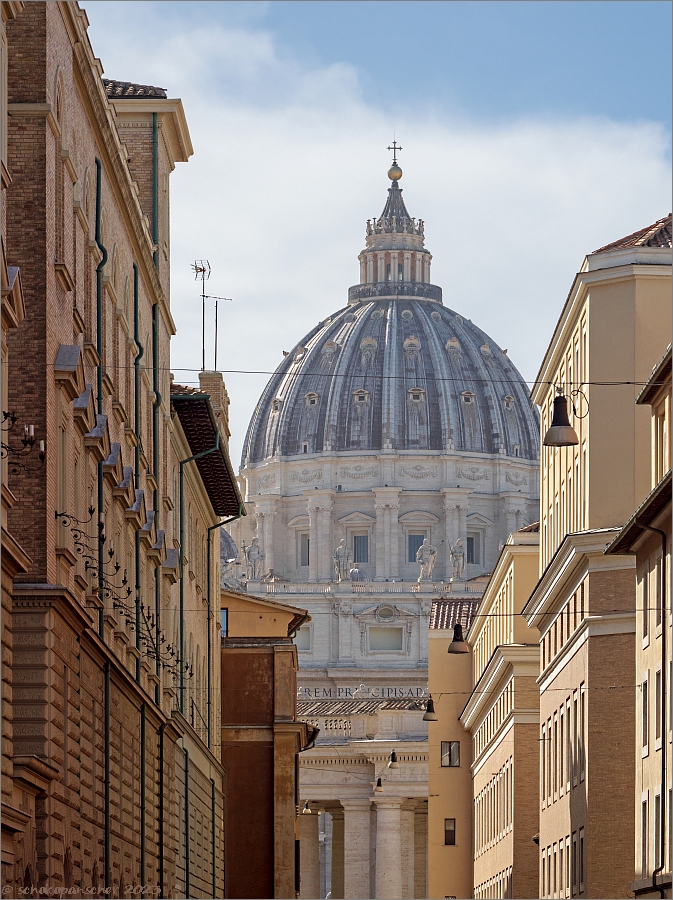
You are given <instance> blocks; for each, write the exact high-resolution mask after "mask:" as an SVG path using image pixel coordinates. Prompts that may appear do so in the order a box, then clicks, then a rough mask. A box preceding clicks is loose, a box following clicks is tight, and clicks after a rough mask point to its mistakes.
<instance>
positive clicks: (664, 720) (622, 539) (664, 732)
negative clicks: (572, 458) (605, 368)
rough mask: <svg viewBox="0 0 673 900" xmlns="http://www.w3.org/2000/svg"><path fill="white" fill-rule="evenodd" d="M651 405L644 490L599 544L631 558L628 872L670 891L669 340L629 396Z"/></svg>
mask: <svg viewBox="0 0 673 900" xmlns="http://www.w3.org/2000/svg"><path fill="white" fill-rule="evenodd" d="M636 403H637V404H639V405H641V406H645V407H648V406H649V407H650V410H651V423H650V435H651V451H652V457H651V459H652V482H651V484H652V490H651V491H650V493H649V494H648V495H647V497H646V498H645V499H644V500H643V502H642V503H641V504H640V506H639V507H638V509H636V510H635V511H634V513H633V515H632V516H631V517H630V518H629V520H628V521H627V522H626V524H625V525H624V527H623V528H622V529H621V531H620V532H619V533H618V534H617V536H616V537H615V538H614V540H613V541H612V543H611V544H610V545H609V546H608V548H607V549H606V551H605V552H606V554H610V555H613V554H624V553H630V554H633V555H634V556H635V562H636V577H637V585H636V600H635V602H636V659H635V670H636V681H635V684H636V688H635V702H636V734H635V798H634V800H635V803H634V817H635V867H634V871H635V879H634V882H633V884H632V885H631V890H632V891H633V893H634V894H635V895H636V896H637V897H648V896H649V897H657V896H661V891H662V890H663V891H664V895H665V896H667V897H670V896H671V870H672V869H673V844H672V843H671V833H672V825H673V821H672V819H671V816H672V814H673V813H672V810H673V803H672V802H671V801H672V799H673V792H672V791H671V784H672V781H671V778H672V774H673V773H672V772H671V740H672V735H671V699H670V698H671V675H672V674H673V671H672V670H671V639H672V637H673V635H672V634H671V346H670V344H669V346H668V349H667V350H666V352H665V353H664V355H663V357H662V359H661V360H660V361H659V362H658V363H657V365H655V366H654V368H653V370H652V374H651V375H650V378H649V379H648V381H647V383H646V384H645V385H644V387H643V389H642V390H641V391H640V393H639V394H638V397H637V398H636Z"/></svg>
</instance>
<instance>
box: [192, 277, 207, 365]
mask: <svg viewBox="0 0 673 900" xmlns="http://www.w3.org/2000/svg"><path fill="white" fill-rule="evenodd" d="M192 269H194V277H195V279H196V280H197V281H198V279H199V278H200V279H201V371H202V372H205V371H206V281H208V279H209V278H210V263H209V262H208V260H207V259H198V260H197V261H196V262H195V263H194V264H193V265H192Z"/></svg>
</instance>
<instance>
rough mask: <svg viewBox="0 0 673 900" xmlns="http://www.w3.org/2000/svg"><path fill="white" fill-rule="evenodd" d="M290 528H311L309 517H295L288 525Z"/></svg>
mask: <svg viewBox="0 0 673 900" xmlns="http://www.w3.org/2000/svg"><path fill="white" fill-rule="evenodd" d="M287 526H288V528H308V526H309V517H308V516H294V517H293V518H291V519H290V521H289V522H288V523H287Z"/></svg>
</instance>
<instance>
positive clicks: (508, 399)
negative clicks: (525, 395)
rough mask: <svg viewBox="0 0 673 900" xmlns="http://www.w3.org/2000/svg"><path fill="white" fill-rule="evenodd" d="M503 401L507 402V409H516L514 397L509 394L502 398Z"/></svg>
mask: <svg viewBox="0 0 673 900" xmlns="http://www.w3.org/2000/svg"><path fill="white" fill-rule="evenodd" d="M502 402H503V403H504V404H505V409H514V397H511V396H510V395H509V394H508V395H507V396H506V397H503V398H502Z"/></svg>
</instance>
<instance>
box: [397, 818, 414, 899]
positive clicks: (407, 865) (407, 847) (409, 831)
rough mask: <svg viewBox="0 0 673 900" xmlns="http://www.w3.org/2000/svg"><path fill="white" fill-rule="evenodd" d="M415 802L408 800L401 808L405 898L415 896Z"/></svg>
mask: <svg viewBox="0 0 673 900" xmlns="http://www.w3.org/2000/svg"><path fill="white" fill-rule="evenodd" d="M415 808H416V801H415V800H407V801H406V802H405V803H403V804H402V806H401V808H400V844H401V850H402V894H401V895H400V896H402V897H404V898H412V897H413V896H414V864H415V852H414V850H415V848H414V810H415Z"/></svg>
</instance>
